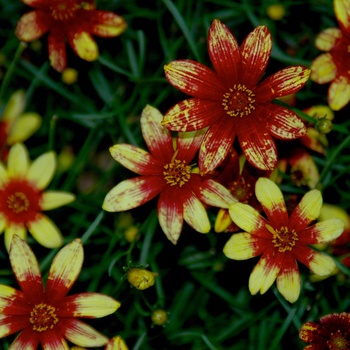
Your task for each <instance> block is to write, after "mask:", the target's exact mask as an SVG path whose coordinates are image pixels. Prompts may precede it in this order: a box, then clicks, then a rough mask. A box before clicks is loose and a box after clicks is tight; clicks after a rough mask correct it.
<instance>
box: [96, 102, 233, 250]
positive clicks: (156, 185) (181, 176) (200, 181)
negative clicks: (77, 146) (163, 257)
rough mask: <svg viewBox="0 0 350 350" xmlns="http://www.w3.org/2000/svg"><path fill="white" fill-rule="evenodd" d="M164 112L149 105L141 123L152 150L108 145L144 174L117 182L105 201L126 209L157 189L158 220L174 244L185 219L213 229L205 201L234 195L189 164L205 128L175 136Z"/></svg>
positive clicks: (113, 208)
mask: <svg viewBox="0 0 350 350" xmlns="http://www.w3.org/2000/svg"><path fill="white" fill-rule="evenodd" d="M162 118H163V116H162V114H161V113H160V112H159V111H158V110H157V109H155V108H153V107H151V106H147V107H146V108H145V109H144V110H143V112H142V115H141V129H142V134H143V138H144V140H145V142H146V144H147V146H148V149H149V150H150V153H148V152H146V151H145V150H143V149H141V148H138V147H135V146H133V145H128V144H118V145H115V146H113V147H111V148H110V152H111V154H112V157H113V158H114V159H115V160H116V161H118V162H119V163H121V164H122V165H124V166H125V167H126V168H128V169H129V170H131V171H133V172H135V173H138V174H140V175H141V176H138V177H134V178H132V179H128V180H124V181H122V182H121V183H119V184H118V185H117V186H115V187H114V188H113V189H112V190H111V191H110V192H109V193H108V194H107V196H106V198H105V200H104V202H103V206H102V207H103V209H105V210H107V211H110V212H119V211H125V210H129V209H132V208H136V207H138V206H140V205H142V204H144V203H146V202H147V201H149V200H151V199H152V198H154V197H156V196H157V195H159V199H158V208H157V209H158V219H159V223H160V226H161V228H162V230H163V231H164V233H165V235H166V236H167V238H168V239H169V240H170V241H171V242H172V243H174V244H176V243H177V241H178V239H179V236H180V234H181V231H182V227H183V221H184V220H185V221H186V222H187V223H188V224H189V225H190V226H191V227H192V228H194V229H195V230H196V231H198V232H202V233H207V232H209V230H210V222H209V218H208V215H207V212H206V209H205V206H204V205H203V203H205V204H207V205H212V206H216V207H228V206H229V204H231V203H234V202H235V201H236V200H235V199H234V198H233V197H232V195H231V194H230V193H229V191H228V190H227V189H226V188H224V186H222V185H221V184H219V183H218V182H216V181H214V180H212V179H211V178H209V177H202V176H201V175H200V174H198V171H196V169H195V168H194V169H193V168H192V167H191V164H193V163H192V162H193V158H194V156H195V155H196V153H197V151H198V149H199V146H200V144H201V142H202V139H203V135H204V133H205V130H203V129H202V130H199V131H195V132H190V133H183V132H180V133H178V135H177V137H176V139H174V140H173V138H172V135H171V133H170V131H169V130H168V129H166V128H165V127H163V126H162V125H161V121H162ZM174 146H175V147H174Z"/></svg>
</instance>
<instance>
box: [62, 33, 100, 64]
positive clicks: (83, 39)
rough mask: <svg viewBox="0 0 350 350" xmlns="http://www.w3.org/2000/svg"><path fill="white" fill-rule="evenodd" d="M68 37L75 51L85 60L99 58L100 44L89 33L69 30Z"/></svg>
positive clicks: (89, 60) (90, 60)
mask: <svg viewBox="0 0 350 350" xmlns="http://www.w3.org/2000/svg"><path fill="white" fill-rule="evenodd" d="M67 39H68V42H69V44H70V46H71V47H72V49H73V51H74V52H75V53H76V54H77V55H78V56H79V57H80V58H81V59H83V60H85V61H88V62H92V61H95V60H96V59H97V58H98V55H99V52H98V46H97V44H96V42H95V40H94V39H93V38H92V36H91V35H90V34H89V33H86V32H76V33H74V32H68V33H67Z"/></svg>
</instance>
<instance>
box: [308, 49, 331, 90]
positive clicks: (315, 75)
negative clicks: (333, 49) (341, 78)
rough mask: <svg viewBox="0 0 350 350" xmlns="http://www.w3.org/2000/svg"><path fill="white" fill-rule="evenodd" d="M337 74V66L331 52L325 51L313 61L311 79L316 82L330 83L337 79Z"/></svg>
mask: <svg viewBox="0 0 350 350" xmlns="http://www.w3.org/2000/svg"><path fill="white" fill-rule="evenodd" d="M336 75H337V66H336V65H335V63H334V61H333V58H332V55H331V54H330V53H324V54H322V55H320V56H318V57H316V58H315V59H314V60H313V61H312V63H311V75H310V79H311V80H313V81H315V82H316V83H318V84H325V83H329V82H330V81H332V80H334V79H335V77H336Z"/></svg>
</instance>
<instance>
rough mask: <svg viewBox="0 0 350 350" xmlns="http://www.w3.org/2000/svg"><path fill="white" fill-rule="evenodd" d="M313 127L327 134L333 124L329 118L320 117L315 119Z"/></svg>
mask: <svg viewBox="0 0 350 350" xmlns="http://www.w3.org/2000/svg"><path fill="white" fill-rule="evenodd" d="M315 128H316V130H317V131H318V132H319V133H321V134H328V133H329V132H331V130H332V129H333V124H332V121H331V120H329V119H327V118H321V119H319V120H317V122H316V124H315Z"/></svg>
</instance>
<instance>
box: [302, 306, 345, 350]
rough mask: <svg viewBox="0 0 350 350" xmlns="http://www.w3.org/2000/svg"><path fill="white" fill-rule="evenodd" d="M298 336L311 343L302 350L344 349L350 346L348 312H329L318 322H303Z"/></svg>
mask: <svg viewBox="0 0 350 350" xmlns="http://www.w3.org/2000/svg"><path fill="white" fill-rule="evenodd" d="M299 338H300V339H301V340H302V341H304V342H306V343H311V344H310V345H308V346H306V347H305V348H304V350H328V349H329V350H346V349H349V348H350V314H348V313H346V312H342V313H340V314H330V315H326V316H323V317H321V318H320V320H319V322H318V323H316V322H307V323H305V324H304V325H303V326H302V327H301V329H300V332H299Z"/></svg>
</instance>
